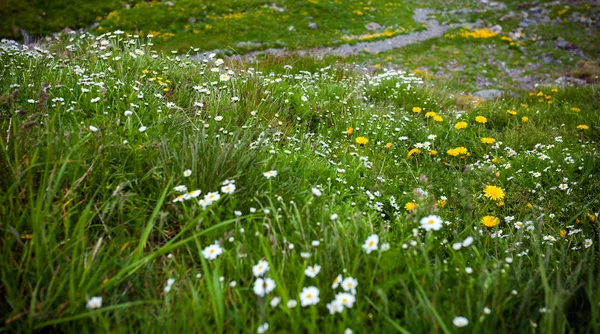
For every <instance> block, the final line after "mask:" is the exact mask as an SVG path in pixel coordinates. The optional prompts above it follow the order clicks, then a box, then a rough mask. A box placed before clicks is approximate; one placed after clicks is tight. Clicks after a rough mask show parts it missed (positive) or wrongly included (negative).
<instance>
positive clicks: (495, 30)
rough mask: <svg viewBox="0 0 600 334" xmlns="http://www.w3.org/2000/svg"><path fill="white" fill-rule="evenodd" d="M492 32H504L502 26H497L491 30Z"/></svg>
mask: <svg viewBox="0 0 600 334" xmlns="http://www.w3.org/2000/svg"><path fill="white" fill-rule="evenodd" d="M490 31H491V32H495V33H498V34H499V33H501V32H502V27H501V26H500V25H498V24H496V25H495V26H493V27H491V28H490Z"/></svg>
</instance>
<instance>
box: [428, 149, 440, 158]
mask: <svg viewBox="0 0 600 334" xmlns="http://www.w3.org/2000/svg"><path fill="white" fill-rule="evenodd" d="M437 153H438V152H437V151H436V150H431V151H429V155H430V156H432V157H433V156H435V155H437Z"/></svg>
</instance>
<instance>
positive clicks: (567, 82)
mask: <svg viewBox="0 0 600 334" xmlns="http://www.w3.org/2000/svg"><path fill="white" fill-rule="evenodd" d="M554 83H556V84H557V85H563V86H583V85H585V84H586V81H585V80H581V79H577V78H573V77H569V76H562V77H560V78H558V79H556V80H554Z"/></svg>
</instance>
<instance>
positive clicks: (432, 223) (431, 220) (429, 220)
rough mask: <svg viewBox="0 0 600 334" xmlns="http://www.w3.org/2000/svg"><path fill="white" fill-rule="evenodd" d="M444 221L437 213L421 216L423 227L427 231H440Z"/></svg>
mask: <svg viewBox="0 0 600 334" xmlns="http://www.w3.org/2000/svg"><path fill="white" fill-rule="evenodd" d="M442 223H443V221H442V218H440V217H439V216H436V215H429V216H427V217H423V218H421V228H423V229H424V230H425V231H431V230H434V231H438V230H439V229H441V228H442Z"/></svg>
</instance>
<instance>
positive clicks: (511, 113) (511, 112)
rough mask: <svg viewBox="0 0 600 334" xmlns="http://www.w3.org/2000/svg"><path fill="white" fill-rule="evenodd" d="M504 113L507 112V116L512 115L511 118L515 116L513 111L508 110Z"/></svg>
mask: <svg viewBox="0 0 600 334" xmlns="http://www.w3.org/2000/svg"><path fill="white" fill-rule="evenodd" d="M506 112H507V113H508V114H509V115H512V116H514V115H516V114H517V112H516V111H514V110H510V109H509V110H507V111H506Z"/></svg>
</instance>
